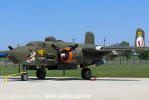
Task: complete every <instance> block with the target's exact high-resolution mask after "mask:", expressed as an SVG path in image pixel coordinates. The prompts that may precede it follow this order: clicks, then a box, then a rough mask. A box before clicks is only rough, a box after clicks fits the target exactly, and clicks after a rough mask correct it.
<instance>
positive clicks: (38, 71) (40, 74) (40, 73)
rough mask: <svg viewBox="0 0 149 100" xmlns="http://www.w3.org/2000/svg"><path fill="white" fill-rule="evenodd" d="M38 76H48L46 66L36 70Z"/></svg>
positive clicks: (40, 77) (41, 77) (42, 77)
mask: <svg viewBox="0 0 149 100" xmlns="http://www.w3.org/2000/svg"><path fill="white" fill-rule="evenodd" d="M36 76H37V78H39V79H45V77H46V70H45V69H44V68H39V69H38V70H37V72H36Z"/></svg>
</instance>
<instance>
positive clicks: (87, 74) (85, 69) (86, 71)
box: [81, 68, 92, 80]
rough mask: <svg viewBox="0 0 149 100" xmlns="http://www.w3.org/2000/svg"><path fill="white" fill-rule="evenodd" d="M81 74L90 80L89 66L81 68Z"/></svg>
mask: <svg viewBox="0 0 149 100" xmlns="http://www.w3.org/2000/svg"><path fill="white" fill-rule="evenodd" d="M81 76H82V78H83V79H85V80H90V79H91V77H92V72H91V70H90V69H89V68H83V69H82V72H81Z"/></svg>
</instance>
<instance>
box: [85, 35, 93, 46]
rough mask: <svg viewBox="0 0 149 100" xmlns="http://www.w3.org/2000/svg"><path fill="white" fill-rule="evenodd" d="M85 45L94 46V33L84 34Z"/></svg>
mask: <svg viewBox="0 0 149 100" xmlns="http://www.w3.org/2000/svg"><path fill="white" fill-rule="evenodd" d="M85 44H94V33H92V32H86V35H85Z"/></svg>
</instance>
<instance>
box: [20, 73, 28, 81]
mask: <svg viewBox="0 0 149 100" xmlns="http://www.w3.org/2000/svg"><path fill="white" fill-rule="evenodd" d="M21 79H22V81H27V80H28V74H26V73H23V74H22V75H21Z"/></svg>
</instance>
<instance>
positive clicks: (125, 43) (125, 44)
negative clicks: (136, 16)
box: [119, 41, 129, 47]
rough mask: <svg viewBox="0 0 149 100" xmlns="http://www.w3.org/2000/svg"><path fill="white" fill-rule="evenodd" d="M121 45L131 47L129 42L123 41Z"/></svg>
mask: <svg viewBox="0 0 149 100" xmlns="http://www.w3.org/2000/svg"><path fill="white" fill-rule="evenodd" d="M119 46H120V47H129V42H126V41H122V42H121V43H120V45H119Z"/></svg>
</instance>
